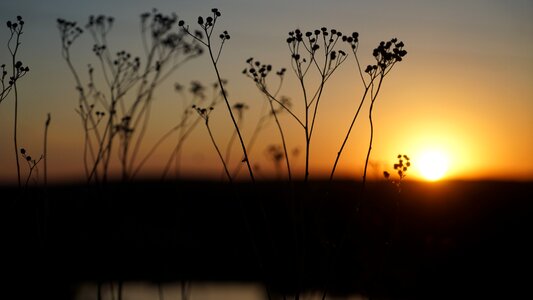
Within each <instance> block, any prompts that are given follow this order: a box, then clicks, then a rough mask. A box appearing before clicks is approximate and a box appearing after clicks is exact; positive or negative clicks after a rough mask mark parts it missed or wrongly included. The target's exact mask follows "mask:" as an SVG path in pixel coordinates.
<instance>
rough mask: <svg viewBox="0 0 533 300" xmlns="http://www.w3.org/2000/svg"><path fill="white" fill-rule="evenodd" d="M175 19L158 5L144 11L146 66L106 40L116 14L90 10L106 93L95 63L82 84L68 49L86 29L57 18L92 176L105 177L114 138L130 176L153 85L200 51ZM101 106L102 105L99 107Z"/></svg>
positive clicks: (87, 167) (125, 172) (89, 25)
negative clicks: (96, 75)
mask: <svg viewBox="0 0 533 300" xmlns="http://www.w3.org/2000/svg"><path fill="white" fill-rule="evenodd" d="M177 21H178V18H177V16H176V15H175V14H172V15H170V16H166V15H163V14H161V13H159V12H157V10H153V11H152V12H150V13H143V14H142V15H141V37H142V42H143V46H144V50H145V60H144V61H145V62H144V66H143V65H141V59H140V57H133V56H132V55H131V54H130V53H129V52H127V51H124V50H122V51H118V52H116V54H112V52H111V50H110V48H109V45H108V40H109V38H108V34H109V32H110V31H111V29H112V27H113V24H114V19H113V18H112V17H106V16H103V15H100V16H97V17H94V16H91V17H90V18H89V21H88V23H87V25H86V26H85V28H86V29H87V30H88V31H89V33H90V34H91V36H92V38H93V40H94V43H95V44H94V46H93V52H94V54H95V56H96V58H97V60H98V62H99V65H100V70H101V74H102V78H103V81H104V84H105V86H106V89H107V93H105V92H103V90H102V89H100V88H99V87H98V85H97V83H96V82H95V80H94V68H93V67H92V66H89V68H88V75H89V83H88V84H87V88H84V87H83V85H82V81H81V79H80V77H79V75H78V72H77V70H76V69H75V68H74V66H73V64H72V58H71V53H70V49H71V45H72V43H73V42H74V41H75V40H76V39H77V38H78V37H79V36H80V35H81V34H82V33H83V30H82V29H81V28H80V27H79V26H77V24H76V23H75V22H69V21H65V20H63V19H58V21H57V24H58V28H59V32H60V37H61V42H62V54H63V58H64V59H65V61H66V62H67V65H68V66H69V69H70V70H71V72H72V74H73V76H74V79H75V82H76V89H77V90H78V92H79V108H78V110H77V112H78V114H79V115H80V117H81V120H82V126H83V128H84V131H85V146H84V166H85V172H86V175H87V179H88V181H89V182H90V181H92V180H95V181H99V180H100V179H101V180H103V181H106V180H107V175H108V169H109V164H110V161H111V157H112V154H113V146H114V145H115V141H116V142H118V150H117V152H118V160H119V163H120V166H121V173H122V179H123V180H127V179H130V177H131V175H132V174H133V173H134V170H135V169H134V168H135V162H136V158H137V156H138V152H139V150H140V147H141V143H142V141H143V137H144V135H145V133H146V130H147V127H148V124H149V118H150V111H151V106H152V102H153V95H154V92H155V89H156V88H157V87H158V86H159V85H160V83H161V82H163V81H164V80H165V79H167V78H168V77H169V76H170V75H171V74H172V73H173V72H174V71H175V70H176V69H177V68H179V67H180V66H182V65H183V64H184V63H185V62H187V61H189V60H191V59H193V58H195V57H197V56H199V55H200V54H201V53H202V49H201V48H200V46H199V44H198V43H197V41H196V40H194V39H191V38H188V34H187V33H185V32H184V31H183V30H178V31H173V25H174V24H175V23H176V22H177ZM134 90H135V91H134ZM130 95H131V98H130V99H127V98H128V96H130ZM97 107H102V108H101V110H97ZM102 127H103V128H102Z"/></svg>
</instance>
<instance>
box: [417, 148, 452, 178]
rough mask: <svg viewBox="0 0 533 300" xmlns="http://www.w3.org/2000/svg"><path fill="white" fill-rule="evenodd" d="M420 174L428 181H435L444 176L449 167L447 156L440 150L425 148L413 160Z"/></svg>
mask: <svg viewBox="0 0 533 300" xmlns="http://www.w3.org/2000/svg"><path fill="white" fill-rule="evenodd" d="M414 164H415V166H416V167H417V168H418V171H419V172H420V175H421V176H422V177H423V178H424V179H426V180H428V181H437V180H439V179H441V178H442V177H444V175H445V174H446V171H448V168H449V164H450V161H449V158H448V156H447V155H446V154H445V153H444V152H442V151H440V150H427V151H424V152H422V153H421V154H420V156H419V157H418V159H416V160H415V161H414Z"/></svg>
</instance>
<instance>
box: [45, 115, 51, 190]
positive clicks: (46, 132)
mask: <svg viewBox="0 0 533 300" xmlns="http://www.w3.org/2000/svg"><path fill="white" fill-rule="evenodd" d="M51 120H52V118H51V116H50V113H48V114H47V115H46V121H45V122H44V142H43V152H44V185H45V186H47V185H48V127H49V126H50V122H51Z"/></svg>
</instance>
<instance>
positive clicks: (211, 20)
mask: <svg viewBox="0 0 533 300" xmlns="http://www.w3.org/2000/svg"><path fill="white" fill-rule="evenodd" d="M211 11H212V13H213V16H212V17H207V18H206V20H205V23H204V20H203V18H202V17H199V18H198V24H199V25H200V26H201V28H202V29H203V31H204V33H205V35H206V39H205V40H204V39H203V38H202V36H201V34H200V35H199V34H196V33H191V32H190V31H189V29H188V27H184V22H183V21H180V23H179V25H180V26H182V28H184V29H185V31H186V32H187V33H189V35H191V36H192V37H193V38H195V39H196V40H197V41H198V42H200V43H201V44H203V45H204V46H205V47H206V48H207V49H208V52H209V58H210V59H211V64H212V65H213V68H214V70H215V74H216V76H217V80H218V83H219V85H220V91H221V93H222V97H223V98H224V103H226V108H227V110H228V112H229V115H230V118H231V122H232V123H233V126H234V127H235V130H236V132H237V136H238V137H239V142H240V144H241V148H242V152H243V155H244V159H243V161H244V162H245V163H246V167H247V168H248V173H249V174H250V179H251V181H252V182H255V178H254V173H253V170H252V166H251V164H250V157H249V156H248V152H247V150H246V145H245V143H244V139H243V137H242V134H241V131H240V129H239V125H238V123H237V120H236V118H235V116H234V114H233V111H232V109H231V105H230V103H229V100H228V96H227V93H226V89H225V88H224V83H223V80H222V78H221V76H220V71H219V69H218V60H219V58H220V54H221V53H222V48H223V47H224V42H225V41H226V40H228V39H229V38H230V36H229V34H228V32H227V31H224V33H223V34H221V35H220V38H221V40H222V42H221V44H220V47H219V48H218V52H217V54H216V55H215V53H214V52H213V44H212V39H211V36H212V34H213V29H214V28H215V24H216V21H217V18H218V17H220V16H221V14H220V12H219V11H218V9H216V8H213V9H212V10H211ZM228 175H229V174H228Z"/></svg>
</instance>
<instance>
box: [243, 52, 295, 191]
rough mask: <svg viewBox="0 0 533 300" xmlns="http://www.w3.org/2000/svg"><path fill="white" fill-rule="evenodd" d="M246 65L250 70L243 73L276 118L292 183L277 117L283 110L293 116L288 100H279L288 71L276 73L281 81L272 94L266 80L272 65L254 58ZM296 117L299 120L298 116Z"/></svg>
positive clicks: (285, 147) (289, 170)
mask: <svg viewBox="0 0 533 300" xmlns="http://www.w3.org/2000/svg"><path fill="white" fill-rule="evenodd" d="M246 63H248V68H246V69H244V70H243V72H242V73H243V74H245V75H246V76H248V77H249V78H251V79H253V81H254V82H255V84H256V86H257V88H258V89H259V90H260V91H261V92H262V93H263V95H264V96H265V98H266V99H267V100H268V104H269V107H270V114H271V115H272V117H274V120H275V121H276V126H277V128H278V131H279V134H280V138H281V143H282V147H283V152H284V157H285V162H286V165H287V176H288V179H289V181H292V175H291V166H290V162H289V155H288V153H287V143H286V141H285V135H284V134H283V128H282V126H281V123H280V122H279V119H278V116H277V113H278V111H279V110H280V109H283V108H284V109H286V110H287V111H288V112H289V113H290V114H293V113H292V112H291V110H290V107H289V106H288V105H289V103H287V98H281V99H279V100H278V99H277V95H278V93H279V91H280V89H281V86H282V85H283V78H284V75H285V71H286V69H285V68H282V69H281V70H279V71H277V72H276V75H277V76H278V77H279V78H280V80H279V84H278V87H277V89H276V90H275V92H273V93H272V94H271V93H270V91H269V89H268V86H267V82H266V78H267V76H268V74H270V72H271V71H272V65H265V64H262V63H261V62H260V61H258V60H254V59H253V58H249V59H247V60H246ZM274 103H277V105H279V108H278V109H276V107H275V106H274ZM294 117H295V118H296V119H298V118H297V117H296V116H294Z"/></svg>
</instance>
